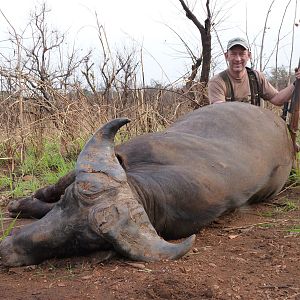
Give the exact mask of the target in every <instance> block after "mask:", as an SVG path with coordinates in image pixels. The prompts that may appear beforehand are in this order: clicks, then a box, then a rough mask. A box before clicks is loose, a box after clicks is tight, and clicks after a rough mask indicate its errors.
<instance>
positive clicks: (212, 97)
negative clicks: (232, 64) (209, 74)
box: [208, 76, 226, 104]
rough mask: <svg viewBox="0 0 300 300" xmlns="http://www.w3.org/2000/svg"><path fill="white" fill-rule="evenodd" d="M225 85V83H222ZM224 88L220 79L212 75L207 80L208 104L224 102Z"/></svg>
mask: <svg viewBox="0 0 300 300" xmlns="http://www.w3.org/2000/svg"><path fill="white" fill-rule="evenodd" d="M224 85H225V84H224ZM225 89H226V87H225V86H223V84H222V81H221V79H219V78H218V77H216V76H215V77H213V78H212V79H210V80H209V81H208V99H209V103H210V104H215V103H223V102H225Z"/></svg>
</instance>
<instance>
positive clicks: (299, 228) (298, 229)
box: [288, 224, 300, 233]
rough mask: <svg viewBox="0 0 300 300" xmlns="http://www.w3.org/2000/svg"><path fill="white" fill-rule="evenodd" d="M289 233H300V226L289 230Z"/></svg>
mask: <svg viewBox="0 0 300 300" xmlns="http://www.w3.org/2000/svg"><path fill="white" fill-rule="evenodd" d="M288 232H289V233H300V224H299V225H295V226H294V227H292V228H290V229H288Z"/></svg>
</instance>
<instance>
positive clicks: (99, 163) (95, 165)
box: [76, 118, 130, 195]
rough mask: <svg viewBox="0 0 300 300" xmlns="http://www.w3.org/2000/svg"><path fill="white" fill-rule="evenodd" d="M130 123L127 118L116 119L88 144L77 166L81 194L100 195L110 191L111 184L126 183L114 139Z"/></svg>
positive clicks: (79, 157) (96, 134)
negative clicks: (104, 190)
mask: <svg viewBox="0 0 300 300" xmlns="http://www.w3.org/2000/svg"><path fill="white" fill-rule="evenodd" d="M128 122H130V120H129V119H127V118H119V119H114V120H112V121H110V122H108V123H107V124H105V125H104V126H103V127H102V128H100V129H99V130H98V131H97V132H96V133H95V134H94V135H93V136H92V137H91V138H90V140H89V141H88V142H87V143H86V145H85V147H84V148H83V150H82V151H81V153H80V154H79V156H78V159H77V164H76V183H77V186H78V188H79V191H80V192H81V193H84V194H87V195H89V194H94V193H98V192H100V191H101V190H103V189H109V188H110V184H112V185H116V184H117V183H120V182H124V181H126V174H125V172H124V170H123V168H122V167H121V165H120V163H119V161H118V159H117V158H116V155H115V151H114V138H115V135H116V133H117V131H118V130H119V128H121V127H122V126H123V125H125V124H127V123H128ZM100 177H101V178H100ZM103 178H105V179H103Z"/></svg>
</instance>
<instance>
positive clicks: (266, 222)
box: [0, 187, 300, 300]
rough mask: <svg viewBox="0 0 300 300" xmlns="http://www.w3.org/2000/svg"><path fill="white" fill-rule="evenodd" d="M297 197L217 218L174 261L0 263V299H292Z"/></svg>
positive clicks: (297, 255)
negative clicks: (15, 266)
mask: <svg viewBox="0 0 300 300" xmlns="http://www.w3.org/2000/svg"><path fill="white" fill-rule="evenodd" d="M299 199H300V187H292V188H289V189H288V190H287V191H284V192H282V193H281V194H280V195H278V196H277V197H276V198H275V199H273V200H272V202H270V203H264V204H258V205H253V206H250V207H243V208H242V209H239V210H237V211H235V212H232V213H230V214H227V215H226V216H223V217H222V218H220V219H219V220H217V221H216V222H214V223H213V224H211V226H209V227H207V228H205V229H203V230H202V231H201V232H200V233H199V234H198V235H197V239H196V243H195V246H194V248H193V251H191V252H190V253H189V254H187V255H186V256H184V257H183V258H181V259H179V260H177V261H162V262H156V263H144V262H132V261H128V260H125V259H123V258H121V257H116V256H113V254H112V253H110V252H108V253H95V254H93V255H91V256H88V257H74V258H68V259H51V260H49V261H46V262H44V263H42V264H40V265H37V266H29V267H20V268H5V267H4V266H2V265H0V299H10V300H14V299H28V300H31V299H35V300H37V299H40V300H46V299H51V300H52V299H59V300H62V299H104V300H106V299H181V300H183V299H249V300H255V299H295V300H296V299H298V300H299V299H300V247H299V241H300V233H299V230H300V209H299V206H300V200H299ZM5 216H6V217H7V215H5ZM5 222H9V219H8V218H5ZM27 222H28V221H27ZM22 224H24V221H23V220H20V221H18V224H17V225H18V226H22ZM112 256H113V257H112Z"/></svg>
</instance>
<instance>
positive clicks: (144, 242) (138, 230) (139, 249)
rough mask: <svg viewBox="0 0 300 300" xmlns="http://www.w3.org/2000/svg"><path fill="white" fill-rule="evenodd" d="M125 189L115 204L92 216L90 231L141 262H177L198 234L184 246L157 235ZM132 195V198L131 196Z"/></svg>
mask: <svg viewBox="0 0 300 300" xmlns="http://www.w3.org/2000/svg"><path fill="white" fill-rule="evenodd" d="M129 189H130V188H129V187H128V188H125V190H124V191H125V192H124V191H123V192H121V193H119V195H118V197H117V198H116V199H115V201H113V203H112V202H109V201H107V202H105V201H104V202H101V203H99V204H98V205H97V206H96V207H94V208H93V210H92V211H91V212H90V215H89V224H90V226H91V228H92V229H93V230H94V231H95V232H97V233H98V234H99V235H100V236H101V237H103V238H104V239H105V240H107V241H108V242H110V243H111V244H112V245H113V246H114V248H115V250H116V251H118V252H119V253H121V254H123V255H125V256H127V257H129V258H131V259H133V260H140V261H158V260H163V259H176V258H179V257H181V256H183V255H184V254H186V253H187V252H188V251H189V250H190V249H191V247H192V246H193V243H194V240H195V235H192V236H190V237H189V238H187V239H186V240H185V241H183V242H182V243H177V244H173V243H169V242H167V241H165V240H163V239H162V238H161V237H159V235H158V234H157V232H156V230H155V229H154V227H153V226H152V224H151V222H150V220H149V218H148V216H147V214H146V212H145V210H144V208H143V206H142V205H141V204H140V203H139V202H138V201H137V200H136V199H135V197H134V196H133V195H132V194H131V193H130V192H129V193H128V191H129ZM130 194H131V195H130Z"/></svg>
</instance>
